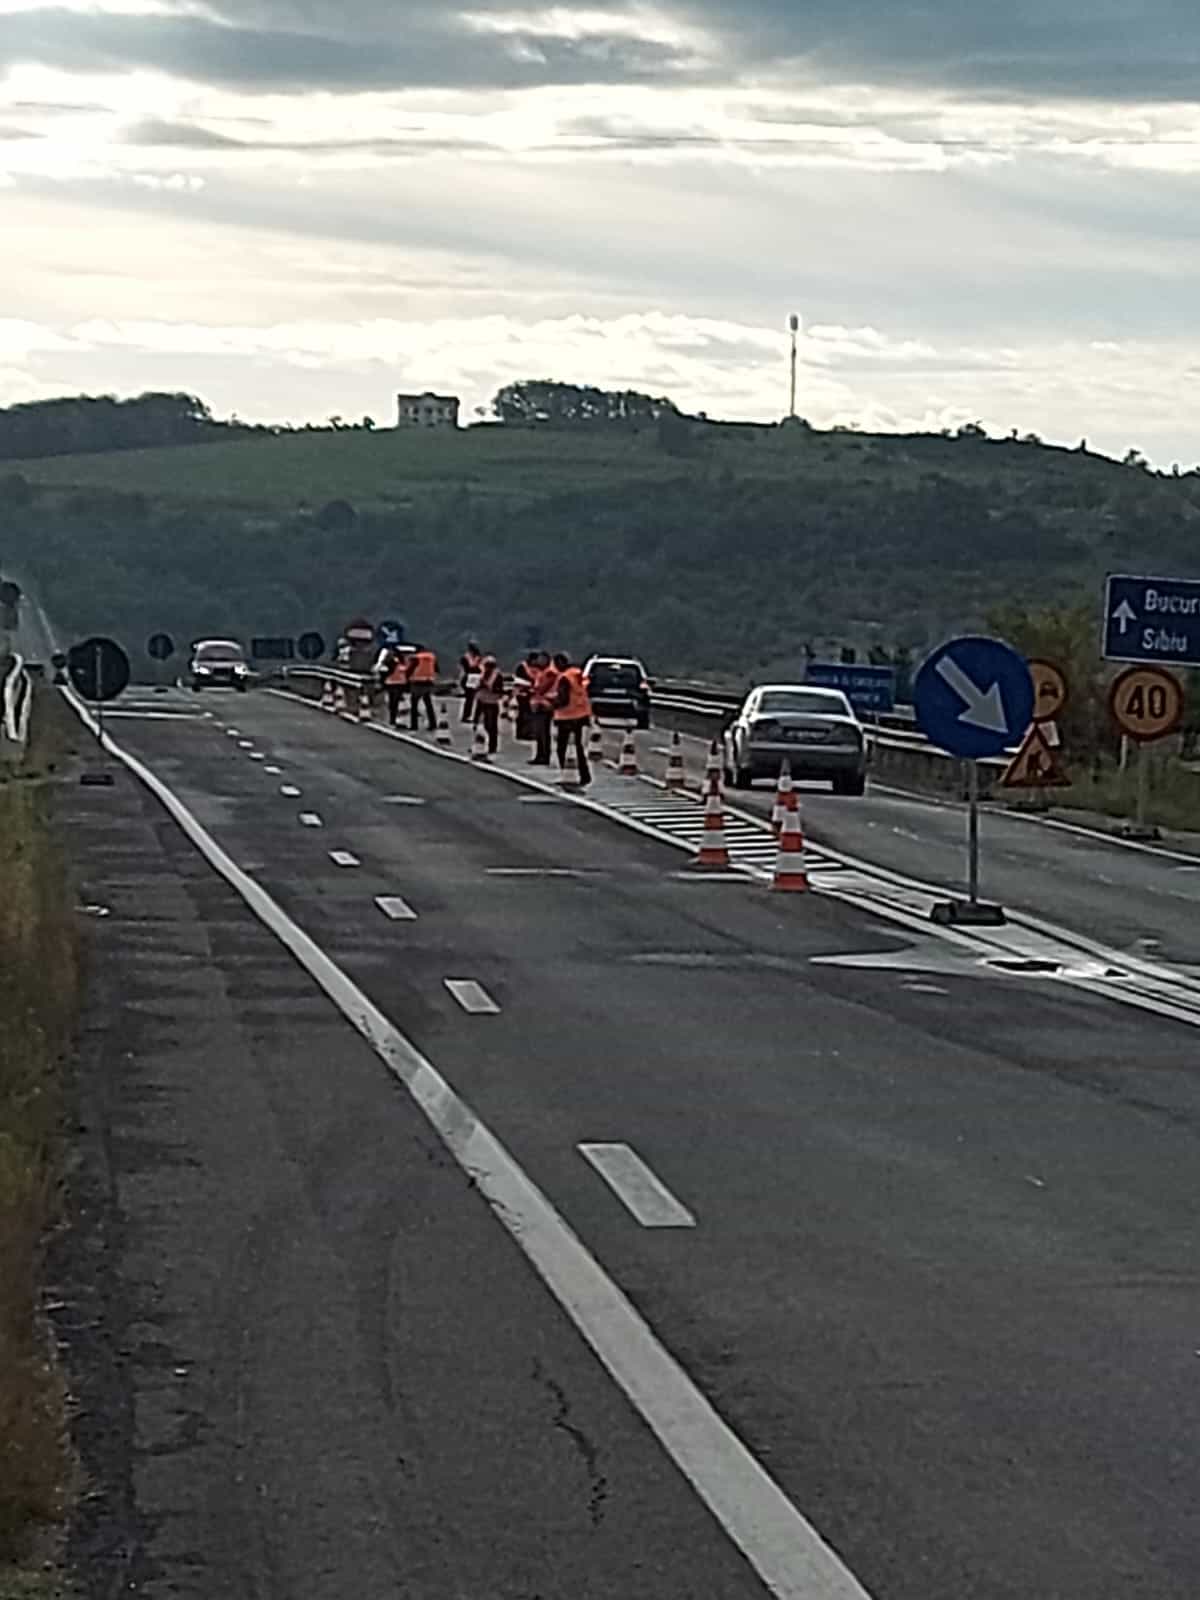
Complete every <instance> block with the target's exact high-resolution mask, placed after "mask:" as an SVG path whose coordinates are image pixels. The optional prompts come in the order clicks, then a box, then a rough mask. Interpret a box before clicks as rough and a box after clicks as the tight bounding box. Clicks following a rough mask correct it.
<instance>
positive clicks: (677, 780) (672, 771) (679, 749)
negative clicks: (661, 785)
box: [667, 733, 687, 789]
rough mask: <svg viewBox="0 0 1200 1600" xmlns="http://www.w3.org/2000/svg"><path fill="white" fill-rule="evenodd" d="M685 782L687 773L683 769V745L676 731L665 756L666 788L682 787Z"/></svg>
mask: <svg viewBox="0 0 1200 1600" xmlns="http://www.w3.org/2000/svg"><path fill="white" fill-rule="evenodd" d="M686 783H687V774H686V772H684V770H683V746H682V745H681V744H680V742H679V735H678V733H677V734H676V735H675V737H674V738H673V739H672V740H671V754H670V755H669V756H668V757H667V788H668V789H682V788H683V787H684V786H685V785H686Z"/></svg>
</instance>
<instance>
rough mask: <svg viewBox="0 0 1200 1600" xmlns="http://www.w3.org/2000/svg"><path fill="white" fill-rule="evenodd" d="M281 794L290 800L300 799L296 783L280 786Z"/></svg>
mask: <svg viewBox="0 0 1200 1600" xmlns="http://www.w3.org/2000/svg"><path fill="white" fill-rule="evenodd" d="M279 792H280V794H281V795H284V796H285V797H286V798H287V799H288V800H299V798H300V790H299V789H297V787H296V785H295V784H294V783H281V784H280V785H279Z"/></svg>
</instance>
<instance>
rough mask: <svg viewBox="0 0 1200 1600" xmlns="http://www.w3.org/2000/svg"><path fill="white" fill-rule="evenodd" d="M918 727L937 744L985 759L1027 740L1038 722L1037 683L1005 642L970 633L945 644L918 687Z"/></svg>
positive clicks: (918, 678) (915, 692)
mask: <svg viewBox="0 0 1200 1600" xmlns="http://www.w3.org/2000/svg"><path fill="white" fill-rule="evenodd" d="M913 709H914V710H915V711H916V714H917V726H918V727H919V728H920V729H921V732H922V733H923V734H924V735H925V737H926V738H927V739H928V740H929V741H930V743H931V744H936V745H938V746H940V748H941V749H943V750H948V751H949V752H950V754H951V755H953V756H962V757H963V758H964V759H965V760H969V761H980V760H983V759H984V758H985V757H987V756H998V755H1000V754H1002V752H1003V751H1004V750H1006V749H1007V748H1008V747H1009V745H1012V744H1016V743H1018V742H1019V741H1020V739H1022V738H1023V737H1024V734H1025V730H1026V729H1027V728H1028V726H1029V724H1030V722H1031V721H1032V720H1033V679H1032V677H1031V676H1030V673H1029V668H1028V666H1027V665H1026V663H1025V660H1024V658H1023V657H1022V656H1019V655H1018V654H1017V652H1016V651H1015V650H1014V649H1012V647H1011V646H1010V645H1007V644H1003V643H1001V641H1000V640H999V639H988V638H984V637H983V636H982V635H978V634H965V635H963V637H962V638H959V639H951V640H949V641H948V642H947V643H946V644H944V645H941V646H939V648H938V649H936V650H935V651H934V652H933V654H932V655H931V656H930V657H929V658H928V659H927V660H926V661H925V662H924V663H923V664H922V666H921V670H920V671H919V672H918V673H917V676H916V681H915V682H914V684H913Z"/></svg>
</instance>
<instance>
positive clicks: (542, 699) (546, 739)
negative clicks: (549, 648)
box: [529, 650, 558, 767]
mask: <svg viewBox="0 0 1200 1600" xmlns="http://www.w3.org/2000/svg"><path fill="white" fill-rule="evenodd" d="M557 698H558V668H557V667H556V666H555V665H554V664H553V663H552V661H551V660H550V657H549V656H548V655H547V654H546V652H545V651H544V650H542V651H539V653H538V658H537V665H536V666H535V668H534V677H533V691H532V693H531V694H530V696H529V724H530V727H529V732H530V736H531V738H532V739H533V760H532V761H531V762H530V763H529V765H530V766H531V767H548V766H549V765H550V737H551V736H550V722H551V718H552V717H553V716H554V704H555V701H556V700H557Z"/></svg>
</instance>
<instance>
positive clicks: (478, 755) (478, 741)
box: [471, 722, 492, 761]
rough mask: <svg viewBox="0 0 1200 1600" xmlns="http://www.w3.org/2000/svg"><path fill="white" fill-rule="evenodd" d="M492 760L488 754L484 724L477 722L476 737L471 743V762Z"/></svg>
mask: <svg viewBox="0 0 1200 1600" xmlns="http://www.w3.org/2000/svg"><path fill="white" fill-rule="evenodd" d="M491 759H492V758H491V756H490V755H489V754H488V742H487V734H486V733H484V731H483V723H482V722H477V723H476V724H475V737H474V739H473V740H472V742H471V760H472V761H490V760H491Z"/></svg>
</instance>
